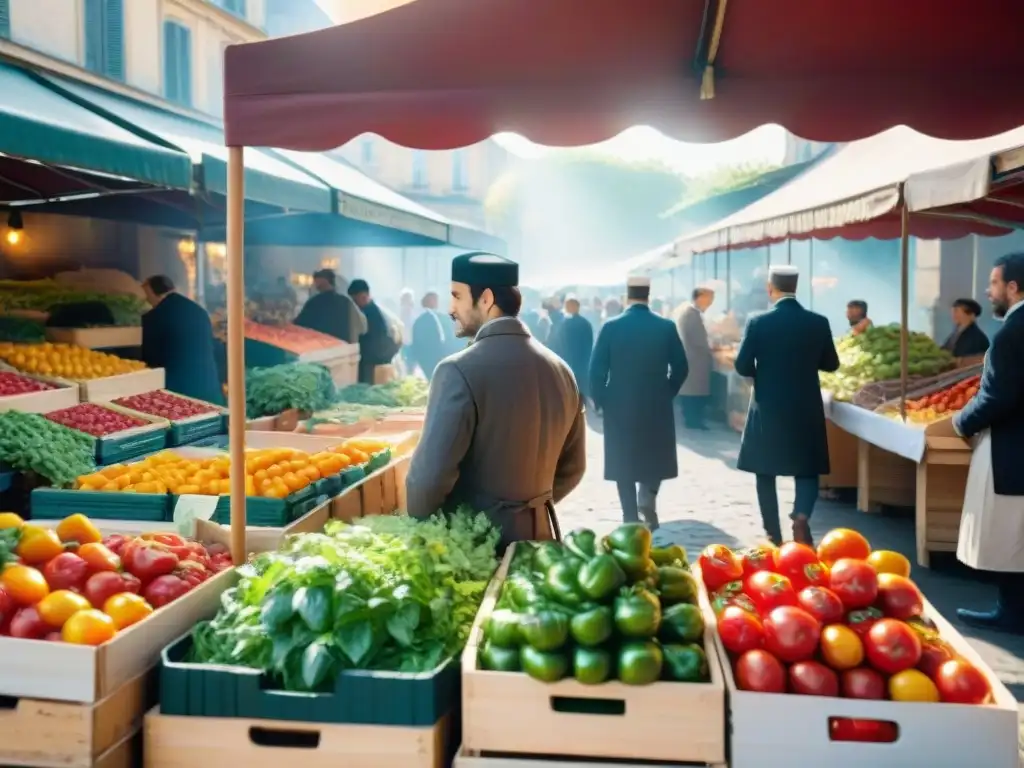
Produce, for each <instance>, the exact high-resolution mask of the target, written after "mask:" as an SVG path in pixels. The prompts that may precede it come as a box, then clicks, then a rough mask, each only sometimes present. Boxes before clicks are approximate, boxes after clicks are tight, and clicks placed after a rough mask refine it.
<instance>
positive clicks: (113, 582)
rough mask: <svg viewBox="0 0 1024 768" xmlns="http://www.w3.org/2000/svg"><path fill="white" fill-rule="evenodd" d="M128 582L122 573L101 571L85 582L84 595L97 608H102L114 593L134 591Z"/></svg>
mask: <svg viewBox="0 0 1024 768" xmlns="http://www.w3.org/2000/svg"><path fill="white" fill-rule="evenodd" d="M133 591H135V590H132V589H131V588H130V587H129V586H128V582H127V581H126V580H125V579H124V577H123V576H122V575H121V574H120V573H114V572H113V571H100V572H99V573H94V574H93V575H92V576H90V577H89V579H88V580H87V581H86V582H85V587H83V589H82V596H83V597H85V599H86V600H88V601H89V602H90V603H91V604H92V607H93V608H95V609H96V610H102V609H103V605H104V604H105V603H106V602H107V600H109V599H110V598H111V597H113V596H114V595H117V594H120V593H121V592H133Z"/></svg>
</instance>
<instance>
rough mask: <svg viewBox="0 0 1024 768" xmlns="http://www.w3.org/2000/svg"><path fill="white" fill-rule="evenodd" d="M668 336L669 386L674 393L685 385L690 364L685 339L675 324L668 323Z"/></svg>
mask: <svg viewBox="0 0 1024 768" xmlns="http://www.w3.org/2000/svg"><path fill="white" fill-rule="evenodd" d="M666 330H667V333H666V334H665V336H666V337H667V338H668V367H669V371H668V388H669V391H670V392H671V393H672V394H673V395H674V394H676V393H677V392H678V391H679V388H680V387H682V386H683V382H684V381H686V377H687V375H689V373H690V366H689V364H688V363H687V362H686V350H685V349H683V340H682V339H680V338H679V334H678V333H676V328H675V325H674V324H668V325H666Z"/></svg>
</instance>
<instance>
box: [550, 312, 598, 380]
mask: <svg viewBox="0 0 1024 768" xmlns="http://www.w3.org/2000/svg"><path fill="white" fill-rule="evenodd" d="M559 333H560V334H561V338H560V343H559V349H557V350H556V352H557V353H558V354H559V356H561V358H562V359H563V360H565V362H567V363H568V364H569V367H570V368H571V369H572V373H573V376H575V377H576V384H577V385H578V386H579V388H580V394H581V395H583V396H584V397H586V395H587V391H588V388H589V387H588V382H587V379H588V378H589V377H590V353H591V352H592V351H593V349H594V329H593V327H592V326H591V325H590V322H589V321H588V320H587V318H585V317H583V315H581V314H580V302H579V300H578V299H577V298H576V297H575V296H569V297H568V298H566V300H565V320H563V321H562V325H561V326H560V327H559Z"/></svg>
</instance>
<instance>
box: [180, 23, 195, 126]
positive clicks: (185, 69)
mask: <svg viewBox="0 0 1024 768" xmlns="http://www.w3.org/2000/svg"><path fill="white" fill-rule="evenodd" d="M178 30H179V32H178V35H179V38H180V39H181V45H180V46H179V47H178V55H179V67H180V69H179V70H178V71H179V77H180V79H181V103H182V104H185V105H187V106H190V107H191V106H192V32H191V30H189V29H186V28H185V27H178Z"/></svg>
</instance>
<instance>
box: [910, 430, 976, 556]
mask: <svg viewBox="0 0 1024 768" xmlns="http://www.w3.org/2000/svg"><path fill="white" fill-rule="evenodd" d="M924 432H925V452H924V460H923V461H922V462H921V463H920V464H918V465H917V498H916V503H915V505H914V509H915V522H914V529H915V537H916V540H917V562H918V564H919V565H922V566H924V567H925V568H927V567H928V564H929V562H930V559H931V558H930V553H931V552H955V551H956V545H957V540H958V538H959V536H960V517H961V513H962V511H963V506H964V493H965V492H966V490H967V475H968V472H969V471H970V467H971V457H972V456H973V450H972V446H971V443H970V442H969V441H967V440H964V439H963V438H962V437H960V436H959V435H957V433H956V431H955V430H954V429H953V419H952V418H948V419H943V420H942V421H936V422H934V423H933V424H929V425H928V426H927V427H926V428H925V431H924Z"/></svg>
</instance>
